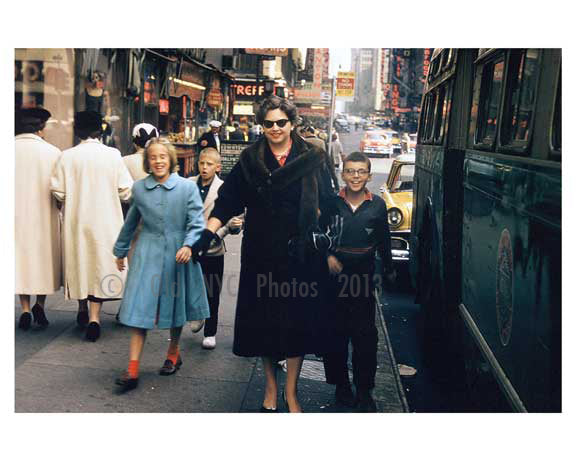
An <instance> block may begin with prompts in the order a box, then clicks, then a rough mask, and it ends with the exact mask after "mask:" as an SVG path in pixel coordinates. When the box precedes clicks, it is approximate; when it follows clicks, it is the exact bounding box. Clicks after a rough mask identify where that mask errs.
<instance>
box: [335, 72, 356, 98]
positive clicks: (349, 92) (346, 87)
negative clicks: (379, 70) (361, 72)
mask: <svg viewBox="0 0 576 461" xmlns="http://www.w3.org/2000/svg"><path fill="white" fill-rule="evenodd" d="M354 82H355V74H354V72H338V76H337V77H336V97H337V98H343V99H346V100H353V99H354Z"/></svg>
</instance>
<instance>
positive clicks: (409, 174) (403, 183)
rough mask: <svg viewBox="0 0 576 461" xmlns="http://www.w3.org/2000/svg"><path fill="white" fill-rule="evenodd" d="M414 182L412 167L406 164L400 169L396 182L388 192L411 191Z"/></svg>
mask: <svg viewBox="0 0 576 461" xmlns="http://www.w3.org/2000/svg"><path fill="white" fill-rule="evenodd" d="M413 180H414V165H413V164H406V165H402V166H401V167H400V171H399V172H398V174H397V176H396V181H394V184H393V185H392V187H391V188H390V192H402V191H411V190H412V185H413Z"/></svg>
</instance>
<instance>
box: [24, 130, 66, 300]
mask: <svg viewBox="0 0 576 461" xmlns="http://www.w3.org/2000/svg"><path fill="white" fill-rule="evenodd" d="M15 145H16V176H15V220H14V224H15V243H16V252H15V256H16V273H15V282H16V283H15V291H16V294H27V295H37V294H45V295H47V294H52V293H54V292H55V291H57V290H58V289H59V288H60V287H61V286H62V267H61V251H60V225H59V211H58V208H57V207H56V201H55V200H54V198H53V197H52V196H51V194H50V174H51V173H52V169H53V168H54V165H55V164H56V162H57V161H58V158H59V157H60V155H61V152H60V149H58V148H57V147H54V146H53V145H52V144H49V143H48V142H46V141H44V140H43V139H42V138H40V137H39V136H36V135H35V134H29V133H26V134H20V135H18V136H16V141H15Z"/></svg>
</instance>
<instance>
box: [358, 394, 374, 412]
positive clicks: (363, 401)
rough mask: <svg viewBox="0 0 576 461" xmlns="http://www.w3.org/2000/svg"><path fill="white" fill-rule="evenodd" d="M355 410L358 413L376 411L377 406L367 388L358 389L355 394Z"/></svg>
mask: <svg viewBox="0 0 576 461" xmlns="http://www.w3.org/2000/svg"><path fill="white" fill-rule="evenodd" d="M356 410H357V411H358V413H376V412H377V411H378V408H377V407H376V402H374V399H373V398H372V394H371V392H370V390H368V389H359V390H358V395H357V396H356Z"/></svg>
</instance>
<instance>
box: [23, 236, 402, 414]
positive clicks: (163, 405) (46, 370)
mask: <svg viewBox="0 0 576 461" xmlns="http://www.w3.org/2000/svg"><path fill="white" fill-rule="evenodd" d="M240 241H241V237H240V236H230V237H228V238H227V239H226V243H227V248H228V253H227V254H226V262H225V266H224V268H225V271H224V285H223V290H222V298H221V302H220V318H219V326H218V334H217V337H216V339H217V347H216V349H214V350H212V351H207V350H204V349H202V348H201V347H200V345H201V342H202V338H203V334H202V332H200V333H196V334H193V333H192V332H191V331H190V328H189V327H188V326H186V327H185V328H184V331H183V333H182V339H181V351H182V359H183V361H184V364H183V366H182V368H181V369H180V370H179V371H178V373H176V374H175V375H172V376H159V375H158V369H159V368H160V367H161V366H162V363H163V362H164V359H165V354H166V350H167V347H168V344H167V343H168V338H169V332H168V331H167V330H152V331H149V333H148V337H147V340H146V345H145V347H144V353H143V354H142V361H141V365H140V385H139V387H138V388H137V389H135V390H134V391H131V392H129V393H127V394H125V395H118V394H117V393H116V387H117V386H116V385H115V384H114V379H115V378H116V377H117V376H119V375H120V374H121V373H122V372H123V371H124V370H125V368H126V365H127V360H128V346H129V332H128V329H127V328H126V327H123V326H121V325H119V324H118V323H116V321H115V315H116V312H117V310H118V306H119V304H120V303H119V301H116V302H107V303H104V304H103V308H102V315H101V324H102V336H101V338H100V339H99V340H98V341H97V342H96V343H91V342H87V341H85V340H84V335H83V331H81V330H79V329H78V328H77V326H76V312H77V303H76V301H65V300H64V295H63V292H62V291H60V292H59V293H57V294H55V295H52V296H48V298H47V300H46V315H47V317H48V320H49V321H50V325H49V327H48V328H47V329H46V330H43V331H42V330H37V329H35V328H32V329H31V330H29V331H27V332H23V331H21V330H19V329H18V328H17V327H16V332H15V342H16V344H15V365H16V370H15V380H16V382H15V411H16V412H23V413H25V412H39V413H44V412H60V413H63V412H80V413H83V412H86V413H89V412H98V413H116V412H117V413H121V412H144V413H177V412H184V413H199V412H200V413H204V412H221V413H237V412H257V411H258V410H259V408H260V406H261V403H262V396H263V392H264V373H263V369H262V364H261V362H260V360H259V359H255V358H243V357H237V356H235V355H234V354H233V353H232V340H233V326H234V310H235V299H236V293H237V285H238V274H239V265H240ZM378 313H379V316H378V319H377V323H378V333H379V344H378V349H379V351H378V371H377V375H376V388H375V389H374V393H373V395H374V399H375V401H376V403H377V405H378V408H379V411H381V412H406V411H408V409H407V404H406V399H405V397H404V394H403V391H402V387H401V386H400V378H399V375H398V372H397V366H396V362H395V360H394V357H393V354H392V351H391V348H390V342H389V339H388V334H387V332H386V325H385V324H384V321H383V317H382V315H381V311H380V309H378ZM19 315H20V307H19V301H18V298H17V297H16V302H15V322H16V324H17V322H18V317H19ZM278 375H279V378H280V383H281V386H282V383H283V382H284V373H279V374H278ZM298 390H299V397H300V403H301V405H302V408H303V410H304V412H308V413H325V412H331V413H333V412H351V411H353V410H350V409H347V408H343V407H337V406H335V405H334V404H333V392H334V387H333V386H330V385H328V384H326V383H325V381H324V369H323V365H322V362H321V361H319V359H317V358H316V357H314V356H306V358H305V360H304V365H303V367H302V374H301V378H300V381H299V384H298ZM280 401H281V397H280V395H279V407H280V410H281V411H286V410H285V408H284V405H283V403H281V402H280Z"/></svg>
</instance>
